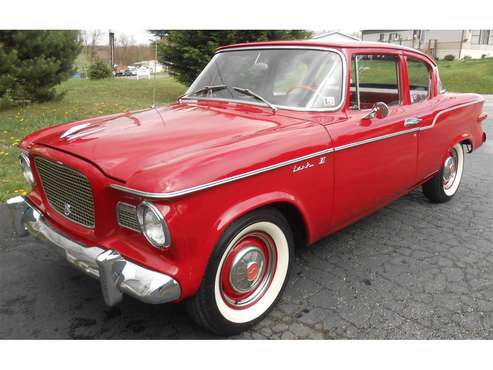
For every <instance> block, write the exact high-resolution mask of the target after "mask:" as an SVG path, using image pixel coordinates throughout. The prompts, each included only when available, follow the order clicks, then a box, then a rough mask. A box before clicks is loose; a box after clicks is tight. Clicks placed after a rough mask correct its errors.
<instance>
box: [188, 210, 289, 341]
mask: <svg viewBox="0 0 493 370" xmlns="http://www.w3.org/2000/svg"><path fill="white" fill-rule="evenodd" d="M293 249H294V242H293V237H292V232H291V230H290V227H289V225H288V223H287V221H286V219H285V218H284V216H283V215H282V214H281V213H279V212H278V211H277V210H275V209H270V208H266V209H262V210H258V211H255V212H253V213H251V214H249V215H247V216H245V217H243V218H241V219H239V220H238V221H236V222H234V223H233V224H232V225H231V226H230V227H229V228H228V230H227V231H226V232H225V233H224V234H223V236H222V237H221V240H220V241H219V243H218V245H217V246H216V249H215V250H214V252H213V254H212V256H211V258H210V261H209V265H208V267H207V271H206V273H205V276H204V280H203V282H202V285H201V287H200V289H199V291H198V293H197V294H196V295H195V296H194V297H192V298H191V299H189V300H188V302H187V307H188V309H189V312H190V314H191V316H192V317H193V318H194V319H195V321H196V322H197V323H198V324H199V325H201V326H203V327H204V328H206V329H208V330H211V331H213V332H214V333H216V334H220V335H232V334H237V333H239V332H241V331H243V330H246V329H248V328H249V327H251V326H253V325H254V324H255V323H256V322H258V321H260V320H261V319H262V318H263V317H264V316H265V315H266V314H267V313H268V312H269V310H270V309H271V308H272V307H273V306H274V304H275V303H276V302H277V300H278V298H279V296H280V295H281V292H282V290H283V289H284V287H285V285H286V281H287V278H288V274H289V270H290V266H291V261H292V260H293Z"/></svg>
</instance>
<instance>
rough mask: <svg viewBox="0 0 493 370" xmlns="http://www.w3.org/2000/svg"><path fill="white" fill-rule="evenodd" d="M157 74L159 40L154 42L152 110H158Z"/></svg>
mask: <svg viewBox="0 0 493 370" xmlns="http://www.w3.org/2000/svg"><path fill="white" fill-rule="evenodd" d="M156 73H157V40H156V41H154V76H153V81H152V105H151V108H156Z"/></svg>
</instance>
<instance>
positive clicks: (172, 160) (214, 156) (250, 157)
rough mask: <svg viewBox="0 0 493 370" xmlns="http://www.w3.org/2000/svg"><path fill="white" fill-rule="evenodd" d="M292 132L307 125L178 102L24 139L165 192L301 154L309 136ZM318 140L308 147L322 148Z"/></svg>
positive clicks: (260, 111) (252, 112)
mask: <svg viewBox="0 0 493 370" xmlns="http://www.w3.org/2000/svg"><path fill="white" fill-rule="evenodd" d="M299 125H302V126H303V125H307V123H304V122H302V121H301V120H300V119H298V118H294V117H287V116H283V115H281V114H272V112H270V111H269V110H265V109H260V108H256V107H255V108H253V107H252V108H251V109H250V110H245V109H242V110H240V109H232V108H229V109H223V108H218V107H213V106H206V105H204V106H201V105H198V104H192V103H188V104H184V103H183V104H175V105H172V106H169V107H163V108H159V109H149V110H144V111H139V112H133V113H126V114H118V115H113V116H107V117H100V118H96V119H89V120H85V121H79V122H74V123H70V124H63V125H59V126H55V127H51V128H48V129H45V130H42V131H40V132H38V133H36V134H34V135H33V136H32V137H31V140H32V142H33V143H34V144H42V145H45V146H49V147H52V148H55V149H58V150H62V151H65V152H68V153H71V154H73V155H76V156H78V157H81V158H84V159H85V160H87V161H90V162H92V163H93V164H94V165H96V166H97V167H99V169H100V170H101V171H102V172H104V173H105V174H106V175H107V176H109V177H111V178H113V179H116V180H119V181H121V182H124V183H126V185H127V186H130V187H135V188H138V189H141V190H145V191H157V192H169V191H176V190H180V189H183V188H186V187H189V186H196V185H198V184H200V183H206V182H209V181H214V180H217V179H218V178H221V177H224V176H227V175H233V174H235V173H238V172H241V171H242V170H249V169H254V168H255V166H258V165H262V164H268V162H269V160H272V159H276V158H278V159H277V160H281V159H282V157H284V156H288V157H289V156H290V152H291V151H293V152H295V153H293V155H294V154H296V155H297V154H302V153H301V152H300V151H299V148H300V145H301V146H304V144H303V143H304V141H305V140H307V139H304V137H306V136H307V134H308V131H306V132H305V135H303V134H301V135H298V136H296V135H295V136H293V135H292V133H291V134H290V133H289V132H290V131H292V130H293V127H294V126H299ZM318 126H319V125H318ZM290 127H291V129H290ZM319 128H321V126H319ZM322 131H323V129H322ZM322 131H321V132H320V133H322ZM70 135H73V136H70ZM77 135H79V136H77ZM319 141H320V140H314V141H312V142H311V146H315V148H314V149H323V147H322V145H320V144H319V143H317V142H319ZM326 142H327V139H326V138H325V143H326ZM306 145H308V144H306ZM308 146H310V145H308ZM253 148H255V149H253ZM308 150H310V149H309V148H308Z"/></svg>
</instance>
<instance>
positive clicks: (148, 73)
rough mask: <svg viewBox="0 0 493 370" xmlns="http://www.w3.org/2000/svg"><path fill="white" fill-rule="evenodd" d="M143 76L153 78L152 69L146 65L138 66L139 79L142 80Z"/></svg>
mask: <svg viewBox="0 0 493 370" xmlns="http://www.w3.org/2000/svg"><path fill="white" fill-rule="evenodd" d="M141 78H147V79H150V78H151V70H150V69H149V68H146V67H139V68H137V80H140V79H141Z"/></svg>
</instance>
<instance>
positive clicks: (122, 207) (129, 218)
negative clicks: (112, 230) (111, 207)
mask: <svg viewBox="0 0 493 370" xmlns="http://www.w3.org/2000/svg"><path fill="white" fill-rule="evenodd" d="M116 217H117V219H118V225H120V226H123V227H126V228H127V229H131V230H134V231H139V232H140V226H139V221H138V220H137V210H136V208H135V206H133V205H131V204H127V203H122V202H119V203H118V205H117V211H116Z"/></svg>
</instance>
